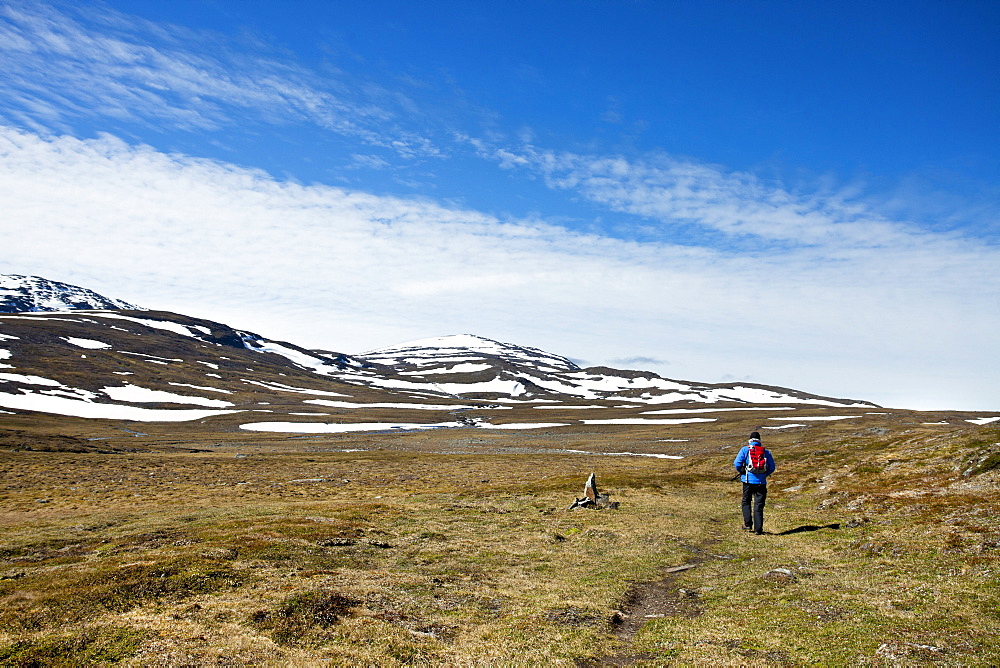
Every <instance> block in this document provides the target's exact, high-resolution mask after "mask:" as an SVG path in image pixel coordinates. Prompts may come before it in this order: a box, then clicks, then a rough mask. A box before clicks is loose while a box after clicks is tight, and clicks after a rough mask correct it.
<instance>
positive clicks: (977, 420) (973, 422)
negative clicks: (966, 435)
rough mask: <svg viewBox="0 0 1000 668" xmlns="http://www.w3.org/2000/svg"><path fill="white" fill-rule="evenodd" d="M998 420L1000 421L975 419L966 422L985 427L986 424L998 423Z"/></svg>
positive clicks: (997, 418) (994, 418)
mask: <svg viewBox="0 0 1000 668" xmlns="http://www.w3.org/2000/svg"><path fill="white" fill-rule="evenodd" d="M997 420H1000V417H981V418H973V419H971V420H966V422H971V423H972V424H978V425H984V424H990V423H991V422H996V421H997Z"/></svg>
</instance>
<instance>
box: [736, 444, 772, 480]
mask: <svg viewBox="0 0 1000 668" xmlns="http://www.w3.org/2000/svg"><path fill="white" fill-rule="evenodd" d="M749 453H750V446H749V445H744V446H743V447H742V448H740V454H738V455H736V459H734V460H733V466H735V467H736V472H737V473H739V474H740V480H741V481H743V482H748V483H750V484H751V485H766V484H767V476H769V475H771V474H772V473H774V469H775V466H774V457H772V456H771V451H770V450H768V449H767V448H765V449H764V459H765V460H766V461H767V470H766V471H765V472H764V473H763V474H757V473H750V472H749V471H747V472H746V473H744V472H743V466H744V464H746V463H747V458H748V457H749V456H750V455H749Z"/></svg>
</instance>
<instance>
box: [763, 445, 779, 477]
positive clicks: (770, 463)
mask: <svg viewBox="0 0 1000 668" xmlns="http://www.w3.org/2000/svg"><path fill="white" fill-rule="evenodd" d="M764 456H765V458H766V459H767V473H765V474H764V475H771V474H772V473H774V469H776V468H778V467H777V465H775V463H774V455H772V454H771V451H770V450H765V451H764Z"/></svg>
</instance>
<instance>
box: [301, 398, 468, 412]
mask: <svg viewBox="0 0 1000 668" xmlns="http://www.w3.org/2000/svg"><path fill="white" fill-rule="evenodd" d="M302 403H305V404H316V405H317V406H329V407H330V408H412V409H414V410H420V411H453V410H459V409H469V408H474V406H468V405H464V406H463V405H461V404H438V405H435V404H402V403H401V404H356V403H351V402H349V401H330V400H329V399H306V400H305V401H303V402H302Z"/></svg>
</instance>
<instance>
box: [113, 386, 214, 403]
mask: <svg viewBox="0 0 1000 668" xmlns="http://www.w3.org/2000/svg"><path fill="white" fill-rule="evenodd" d="M101 392H103V393H104V394H106V395H108V397H110V398H111V399H113V400H115V401H127V402H130V403H138V404H144V403H160V402H165V403H172V404H192V405H194V406H209V407H212V408H223V407H226V406H232V405H233V404H232V402H230V401H222V400H221V399H208V398H205V397H192V396H188V395H184V394H174V393H173V392H164V391H163V390H150V389H148V388H145V387H139V386H138V385H123V386H122V387H105V388H104V389H102V390H101Z"/></svg>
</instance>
